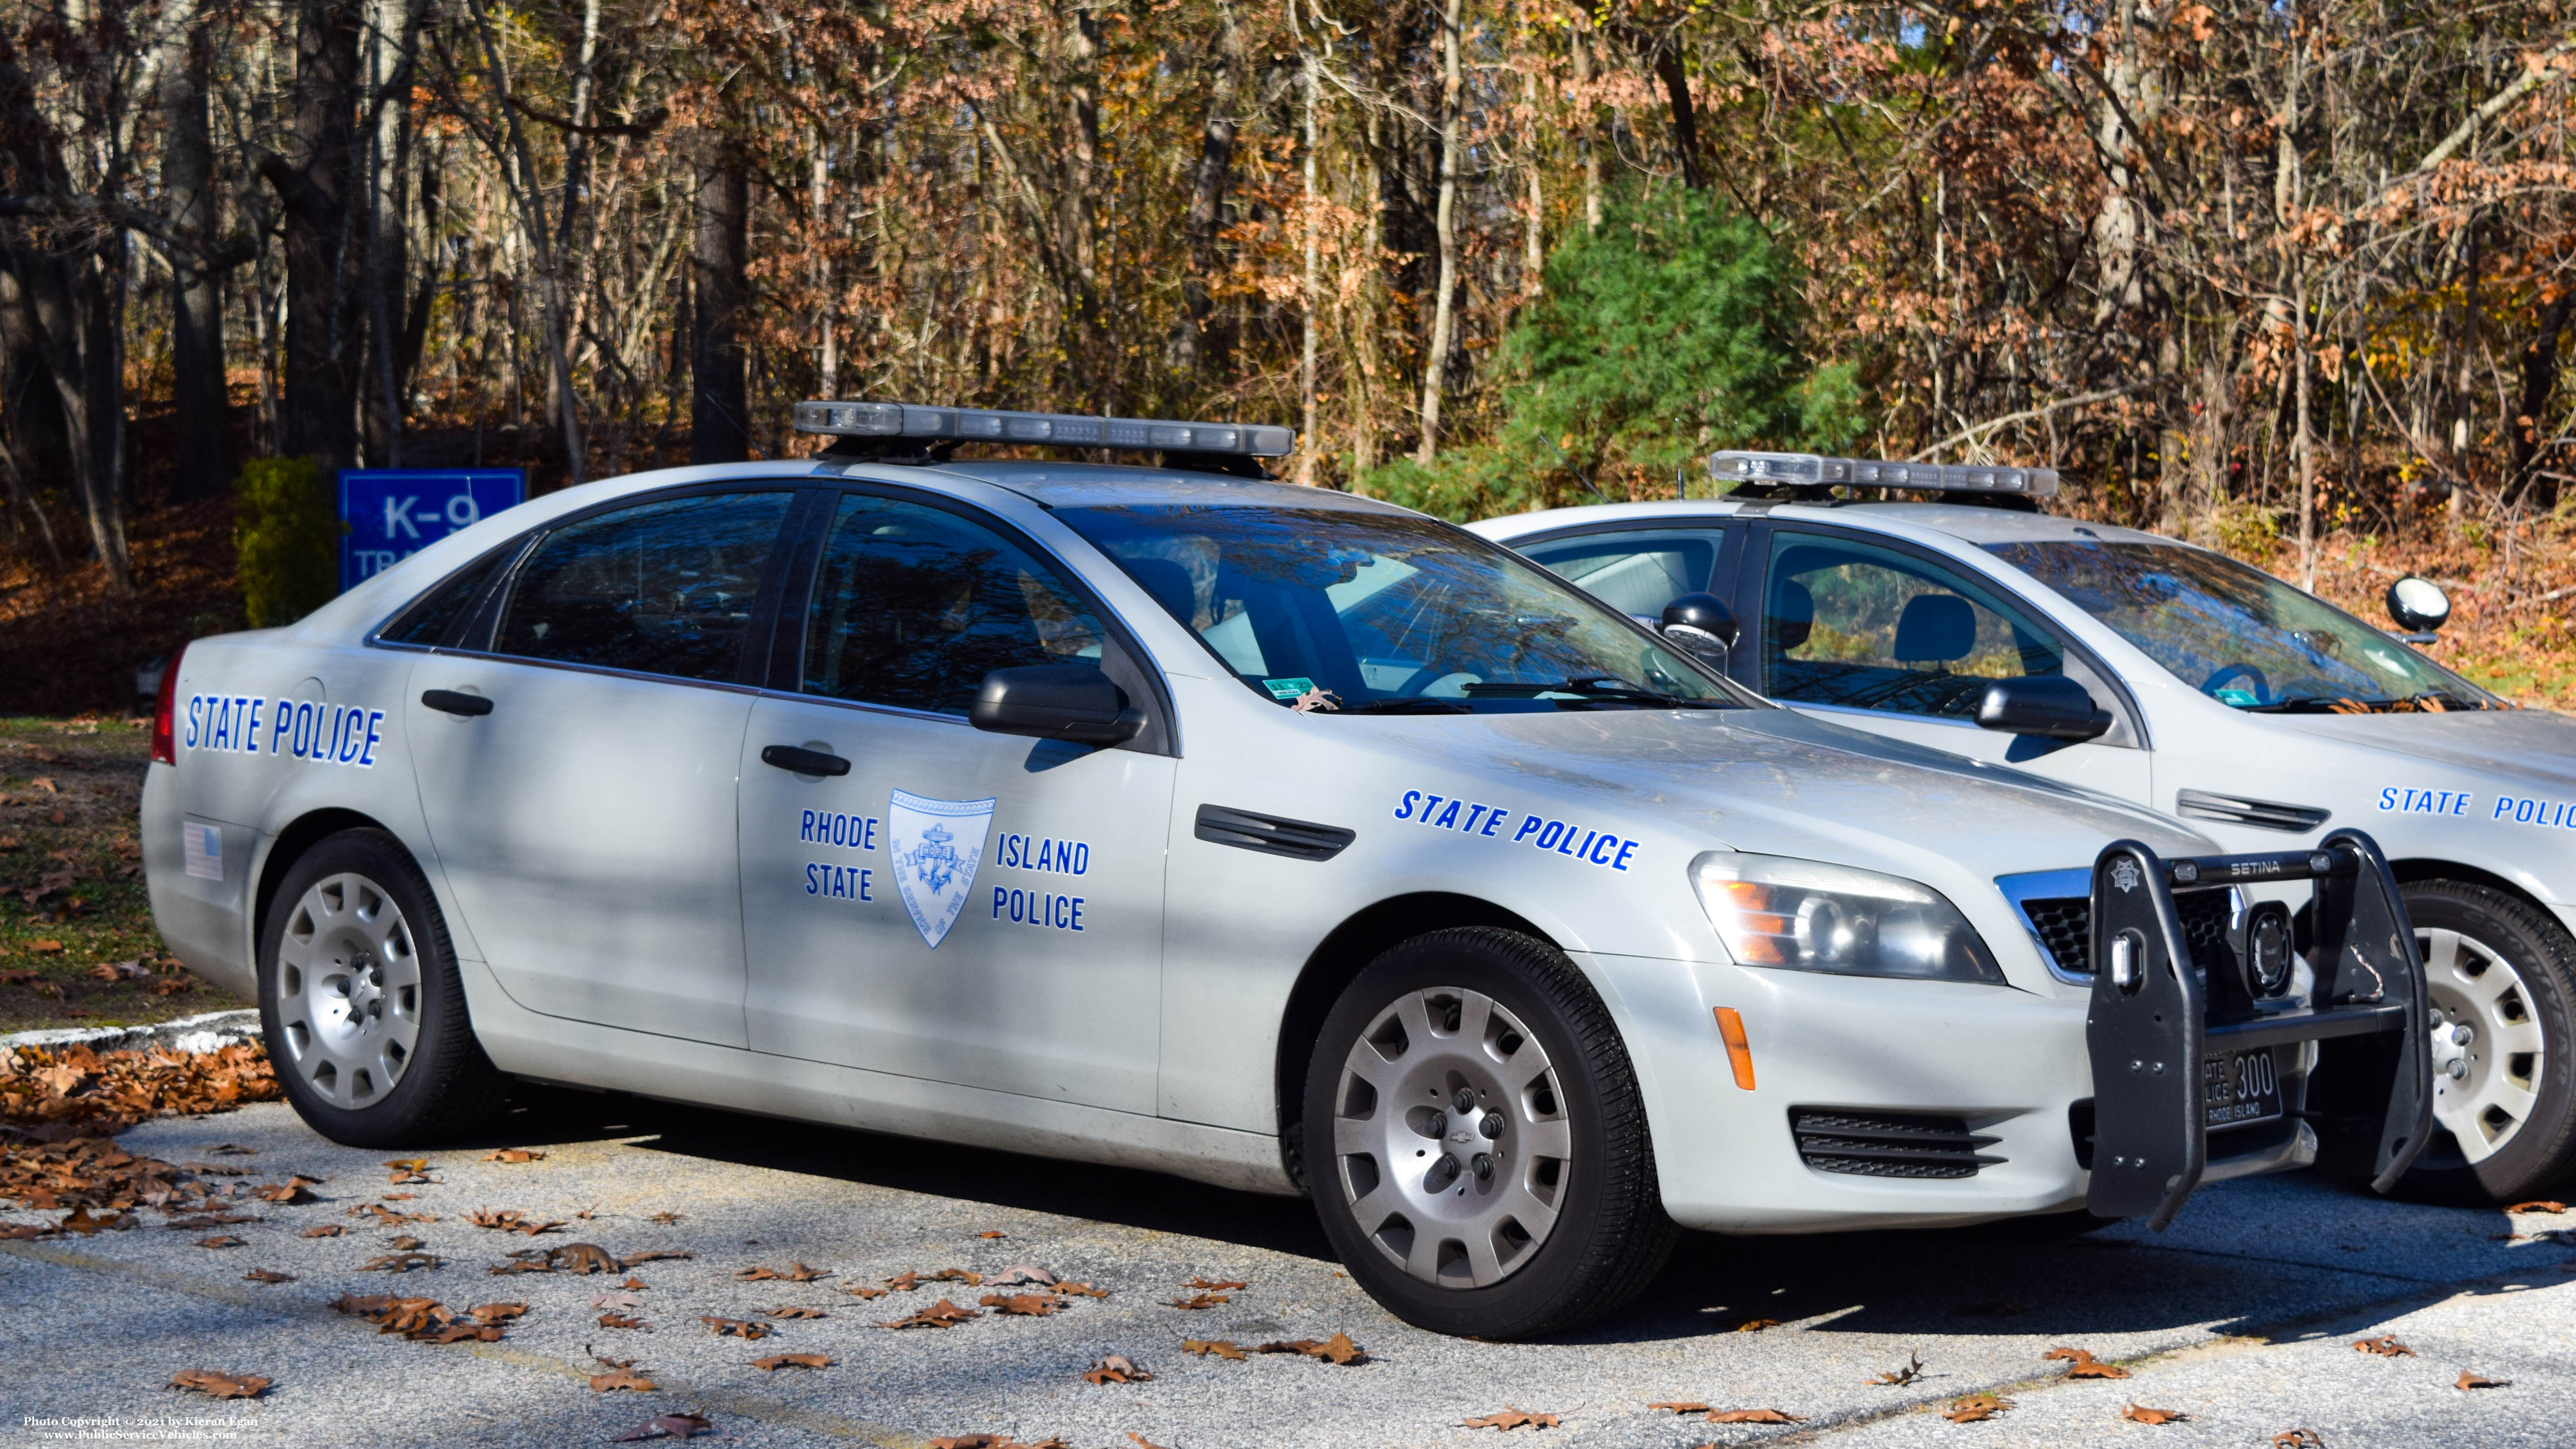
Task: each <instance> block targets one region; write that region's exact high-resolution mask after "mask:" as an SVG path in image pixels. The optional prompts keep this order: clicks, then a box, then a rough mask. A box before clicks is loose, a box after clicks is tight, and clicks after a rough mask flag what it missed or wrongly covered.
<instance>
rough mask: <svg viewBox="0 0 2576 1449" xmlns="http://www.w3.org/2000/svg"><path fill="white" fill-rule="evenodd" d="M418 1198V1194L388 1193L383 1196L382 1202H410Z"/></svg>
mask: <svg viewBox="0 0 2576 1449" xmlns="http://www.w3.org/2000/svg"><path fill="white" fill-rule="evenodd" d="M419 1196H420V1194H419V1193H416V1192H389V1193H386V1194H385V1196H384V1200H385V1201H386V1202H411V1201H413V1200H415V1199H417V1198H418V1197H419Z"/></svg>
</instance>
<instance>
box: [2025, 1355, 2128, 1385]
mask: <svg viewBox="0 0 2576 1449" xmlns="http://www.w3.org/2000/svg"><path fill="white" fill-rule="evenodd" d="M2040 1357H2041V1358H2043V1359H2064V1360H2066V1361H2067V1369H2066V1376H2067V1377H2068V1378H2070V1379H2125V1378H2127V1377H2128V1376H2129V1371H2128V1370H2127V1369H2124V1368H2121V1367H2119V1366H2117V1365H2115V1364H2107V1363H2104V1362H2102V1361H2101V1360H2100V1359H2098V1358H2095V1357H2094V1356H2093V1350H2091V1349H2089V1348H2052V1349H2050V1350H2049V1351H2048V1352H2046V1353H2043V1354H2041V1355H2040Z"/></svg>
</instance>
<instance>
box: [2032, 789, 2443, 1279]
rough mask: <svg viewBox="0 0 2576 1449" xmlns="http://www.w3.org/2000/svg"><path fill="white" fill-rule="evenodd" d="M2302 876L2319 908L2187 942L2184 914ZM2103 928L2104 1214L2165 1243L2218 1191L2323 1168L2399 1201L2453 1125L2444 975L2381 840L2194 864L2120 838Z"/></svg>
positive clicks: (2093, 1198) (2341, 838)
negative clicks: (2195, 1196)
mask: <svg viewBox="0 0 2576 1449" xmlns="http://www.w3.org/2000/svg"><path fill="white" fill-rule="evenodd" d="M2288 881H2306V882H2308V883H2309V886H2310V890H2311V898H2310V901H2309V904H2308V906H2307V908H2306V910H2305V911H2303V912H2299V913H2297V914H2294V913H2293V912H2292V910H2291V908H2290V906H2289V905H2287V904H2286V903H2284V902H2280V901H2263V902H2258V903H2255V904H2253V905H2251V906H2248V907H2247V908H2246V909H2244V910H2242V911H2238V912H2235V913H2233V914H2232V915H2231V916H2229V917H2227V918H2226V920H2227V923H2226V925H2225V926H2224V927H2223V928H2219V929H2210V928H2204V929H2202V930H2200V931H2197V932H2186V930H2185V929H2184V926H2183V917H2182V915H2181V914H2180V913H2179V912H2178V911H2177V910H2176V909H2175V897H2176V895H2177V894H2189V893H2192V892H2198V891H2223V890H2229V889H2233V888H2235V887H2240V886H2246V885H2258V884H2268V883H2271V882H2288ZM2092 918H2093V919H2092V932H2093V941H2092V948H2093V961H2094V962H2095V963H2096V972H2095V976H2094V980H2093V999H2092V1003H2091V1007H2090V1010H2089V1012H2088V1014H2087V1017H2086V1021H2085V1040H2086V1045H2087V1047H2088V1049H2089V1051H2090V1054H2091V1057H2092V1063H2093V1093H2094V1096H2093V1133H2092V1137H2093V1143H2092V1160H2091V1163H2090V1166H2091V1168H2092V1186H2091V1192H2090V1197H2089V1200H2088V1202H2087V1204H2086V1206H2087V1207H2089V1208H2090V1209H2091V1210H2092V1211H2093V1212H2094V1213H2095V1214H2097V1215H2099V1216H2102V1217H2109V1218H2131V1217H2141V1216H2143V1217H2145V1218H2146V1219H2147V1222H2148V1226H2150V1227H2152V1228H2155V1229H2158V1230H2162V1229H2163V1228H2164V1227H2165V1226H2166V1225H2167V1224H2169V1223H2171V1222H2172V1221H2173V1219H2174V1215H2175V1214H2176V1213H2179V1212H2181V1211H2182V1205H2183V1203H2184V1202H2186V1201H2187V1200H2189V1198H2190V1197H2191V1194H2192V1192H2193V1191H2194V1190H2195V1189H2197V1188H2198V1187H2199V1186H2200V1185H2201V1184H2202V1183H2203V1182H2204V1181H2219V1180H2222V1179H2225V1178H2230V1177H2242V1176H2249V1175H2252V1174H2255V1173H2261V1172H2277V1171H2283V1170H2287V1169H2290V1168H2295V1167H2303V1166H2308V1165H2311V1164H2314V1165H2316V1166H2319V1167H2322V1168H2324V1169H2326V1170H2327V1171H2329V1172H2334V1173H2338V1174H2341V1175H2345V1176H2355V1177H2357V1176H2362V1175H2365V1174H2366V1175H2368V1176H2369V1177H2370V1178H2371V1184H2372V1186H2373V1187H2375V1188H2377V1189H2379V1190H2380V1191H2382V1192H2385V1191H2387V1190H2388V1189H2389V1188H2390V1187H2392V1186H2394V1185H2395V1184H2396V1182H2397V1179H2398V1178H2399V1177H2400V1176H2402V1175H2404V1173H2405V1171H2406V1169H2407V1167H2408V1166H2409V1165H2410V1164H2412V1163H2413V1162H2414V1160H2415V1155H2416V1154H2417V1153H2418V1152H2421V1151H2422V1150H2423V1148H2424V1140H2425V1138H2426V1137H2427V1136H2428V1135H2429V1134H2430V1133H2431V1131H2432V1127H2433V1120H2432V1082H2431V1077H2430V1070H2431V1068H2430V1062H2431V1050H2430V1047H2429V1045H2428V1041H2427V1038H2426V1027H2425V1021H2426V1014H2425V1013H2426V1011H2427V1005H2426V999H2425V994H2424V966H2423V962H2422V960H2421V959H2420V958H2419V957H2418V956H2417V954H2416V950H2415V933H2414V929H2413V927H2411V926H2410V925H2409V924H2408V922H2407V919H2406V908H2405V905H2404V904H2403V902H2402V899H2401V898H2400V896H2399V895H2398V889H2397V880H2396V877H2395V876H2393V875H2391V874H2390V872H2389V869H2388V862H2387V860H2386V859H2385V858H2384V857H2383V856H2382V855H2381V854H2380V852H2379V847H2378V845H2377V844H2376V843H2375V842H2373V841H2372V840H2371V838H2370V837H2369V836H2367V835H2365V834H2363V833H2362V832H2360V831H2358V830H2338V831H2335V832H2334V833H2332V834H2330V835H2328V836H2326V837H2325V838H2324V839H2323V840H2321V841H2319V842H2318V843H2317V845H2316V846H2315V848H2313V849H2310V850H2302V851H2292V852H2288V853H2285V854H2278V855H2226V856H2198V857H2190V858H2184V859H2176V860H2166V859H2162V858H2159V857H2158V856H2157V855H2156V853H2155V852H2154V851H2152V850H2150V849H2148V848H2147V847H2146V846H2144V845H2140V844H2138V843H2137V842H2136V841H2131V840H2122V841H2116V842H2114V843H2112V844H2111V845H2110V846H2109V847H2107V848H2105V849H2104V850H2103V852H2102V854H2101V855H2100V857H2099V858H2097V859H2096V860H2095V862H2094V865H2093V910H2092ZM2193 919H2194V920H2195V921H2197V922H2213V924H2214V918H2213V916H2212V914H2211V913H2208V912H2198V911H2196V912H2194V913H2193ZM2302 957H2304V958H2305V961H2306V963H2307V965H2308V967H2309V975H2310V976H2311V978H2312V985H2311V986H2310V987H2309V989H2308V990H2306V991H2300V990H2298V978H2299V976H2300V974H2301V973H2300V972H2299V970H2298V966H2299V958H2302ZM2079 1135H2080V1134H2079Z"/></svg>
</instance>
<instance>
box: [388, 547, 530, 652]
mask: <svg viewBox="0 0 2576 1449" xmlns="http://www.w3.org/2000/svg"><path fill="white" fill-rule="evenodd" d="M517 553H518V550H517V549H515V548H502V549H496V550H494V551H493V552H492V554H491V556H490V557H488V558H485V559H483V560H481V561H480V562H477V563H474V564H472V565H469V566H468V567H467V568H466V570H465V572H463V573H461V574H458V575H456V576H455V577H454V578H451V579H449V580H448V581H447V582H445V583H443V584H440V585H439V586H438V587H437V588H434V589H432V590H430V591H429V592H428V593H427V594H425V595H423V596H422V597H421V599H420V601H419V602H417V603H415V604H413V605H412V606H411V608H410V609H409V610H408V611H407V612H405V613H404V614H403V616H402V617H401V618H399V619H396V620H395V621H394V622H393V624H392V625H391V626H390V627H388V628H386V629H385V631H384V632H383V633H381V634H378V635H377V636H376V637H377V638H379V639H383V640H385V641H387V642H388V643H393V644H432V645H435V644H441V643H444V642H446V639H447V631H448V630H450V629H453V628H455V627H456V624H457V621H458V620H460V619H462V618H464V617H465V611H466V610H468V609H471V608H473V607H474V600H475V597H476V596H477V595H479V594H481V593H482V592H483V585H485V584H486V583H489V582H490V581H491V578H492V575H494V574H496V573H498V572H500V570H501V567H502V565H504V564H507V563H508V562H509V561H510V560H511V558H512V557H513V556H514V555H516V554H517Z"/></svg>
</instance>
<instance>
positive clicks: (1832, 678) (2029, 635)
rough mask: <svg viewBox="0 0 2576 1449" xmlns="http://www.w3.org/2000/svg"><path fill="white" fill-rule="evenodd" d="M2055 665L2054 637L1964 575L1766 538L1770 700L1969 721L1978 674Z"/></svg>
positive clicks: (1859, 547) (1812, 542) (1849, 546)
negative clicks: (1768, 559)
mask: <svg viewBox="0 0 2576 1449" xmlns="http://www.w3.org/2000/svg"><path fill="white" fill-rule="evenodd" d="M2065 669H2066V658H2065V654H2064V652H2063V651H2061V650H2060V649H2059V648H2058V646H2057V643H2056V641H2055V640H2054V639H2052V638H2050V637H2049V636H2048V634H2046V633H2045V632H2043V631H2042V630H2041V629H2040V628H2039V627H2038V626H2037V625H2035V624H2033V623H2032V622H2031V621H2030V620H2029V619H2028V618H2027V617H2025V616H2024V615H2023V614H2022V613H2021V612H2020V611H2019V610H2018V609H2015V608H2013V607H2012V606H2011V605H2009V604H2007V603H2005V602H2004V601H2003V599H2002V598H2001V597H1999V596H1998V595H1997V594H1996V593H1995V592H1994V591H1992V590H1990V589H1987V588H1985V587H1983V586H1981V585H1979V584H1976V583H1974V582H1971V581H1970V580H1969V579H1968V578H1967V577H1966V576H1964V575H1961V574H1958V573H1955V572H1953V571H1951V570H1949V569H1947V568H1944V567H1942V566H1941V565H1939V564H1935V563H1931V562H1929V561H1927V560H1924V559H1919V558H1916V557H1914V556H1913V555H1911V554H1904V553H1898V552H1896V551H1895V550H1893V549H1883V548H1873V547H1871V546H1870V545H1868V544H1864V543H1850V542H1845V541H1844V540H1841V539H1834V538H1825V537H1820V536H1818V535H1815V534H1801V533H1792V532H1790V531H1788V530H1786V529H1783V530H1781V531H1779V532H1777V533H1774V534H1773V535H1772V536H1771V570H1770V574H1769V577H1768V580H1767V581H1766V583H1765V584H1764V595H1763V601H1762V680H1763V692H1764V693H1766V694H1769V695H1771V696H1772V697H1773V698H1775V699H1788V700H1797V701H1800V702H1802V703H1806V704H1838V705H1844V706H1848V707H1850V708H1853V709H1883V710H1893V711H1896V712H1898V713H1901V714H1928V715H1935V716H1939V717H1941V718H1944V719H1974V718H1976V714H1977V702H1978V700H1980V699H1982V698H1983V697H1984V695H1985V689H1986V685H1987V684H1988V683H1990V682H1992V681H1994V680H1997V679H2017V678H2020V677H2022V676H2024V675H2033V674H2062V673H2064V672H2065Z"/></svg>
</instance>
